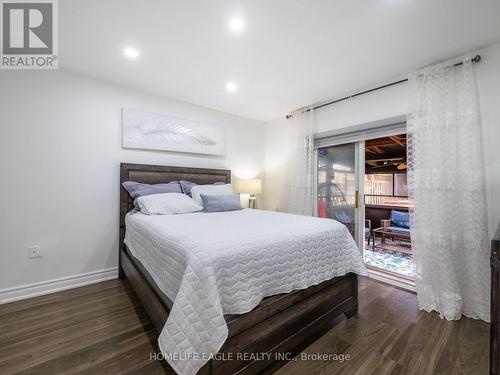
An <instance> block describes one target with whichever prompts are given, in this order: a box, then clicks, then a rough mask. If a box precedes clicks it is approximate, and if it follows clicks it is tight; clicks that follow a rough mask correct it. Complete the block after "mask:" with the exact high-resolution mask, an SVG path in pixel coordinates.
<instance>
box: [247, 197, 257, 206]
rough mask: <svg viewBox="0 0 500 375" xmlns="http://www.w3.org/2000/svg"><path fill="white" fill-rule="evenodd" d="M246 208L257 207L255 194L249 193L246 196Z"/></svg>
mask: <svg viewBox="0 0 500 375" xmlns="http://www.w3.org/2000/svg"><path fill="white" fill-rule="evenodd" d="M248 208H253V209H255V208H257V198H256V197H255V195H252V194H250V198H248Z"/></svg>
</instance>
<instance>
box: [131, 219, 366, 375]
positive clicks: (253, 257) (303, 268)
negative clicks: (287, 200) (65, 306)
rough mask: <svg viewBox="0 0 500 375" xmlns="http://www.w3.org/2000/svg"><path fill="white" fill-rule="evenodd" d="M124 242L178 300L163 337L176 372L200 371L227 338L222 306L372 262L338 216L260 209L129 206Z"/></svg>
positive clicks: (239, 306)
mask: <svg viewBox="0 0 500 375" xmlns="http://www.w3.org/2000/svg"><path fill="white" fill-rule="evenodd" d="M126 227H127V230H126V235H125V243H126V244H127V246H128V247H129V249H130V251H131V252H132V254H133V255H134V256H135V257H136V258H137V259H138V260H139V261H140V262H141V263H142V264H143V265H144V267H145V268H146V269H147V270H148V272H149V273H150V274H151V276H152V277H153V279H154V280H155V282H156V283H157V285H158V287H159V288H160V289H161V290H162V291H163V292H164V293H165V294H166V295H167V296H168V297H169V298H170V299H171V300H172V301H174V303H173V307H172V310H171V312H170V315H169V317H168V319H167V323H166V324H165V327H164V328H163V331H162V332H161V335H160V337H159V339H158V342H159V346H160V349H161V351H162V352H163V353H171V354H173V355H171V356H170V357H168V356H167V361H168V362H169V363H170V365H171V366H172V367H173V368H174V370H175V371H176V372H177V373H178V374H183V375H184V374H195V373H196V372H197V371H198V370H199V369H200V368H201V367H202V366H203V365H204V364H205V363H206V362H207V361H208V360H209V359H210V356H211V355H214V354H215V353H217V352H218V350H219V349H220V347H221V346H222V344H223V343H224V341H225V340H226V338H227V334H228V329H227V325H226V322H225V320H224V314H243V313H246V312H248V311H250V310H252V309H253V308H254V307H255V306H257V305H258V304H259V303H260V301H261V300H262V299H263V298H264V297H267V296H271V295H275V294H279V293H288V292H291V291H293V290H296V289H304V288H307V287H309V286H311V285H315V284H319V283H321V282H322V281H325V280H328V279H331V278H332V277H334V276H340V275H344V274H346V273H348V272H355V273H357V274H360V275H365V274H366V269H365V266H364V263H363V260H362V257H361V254H360V251H359V249H358V248H357V246H356V244H355V242H354V241H353V239H352V237H351V235H350V234H349V232H348V230H347V228H346V227H345V226H344V225H342V224H340V223H339V222H337V221H335V220H330V219H320V218H312V217H305V216H297V215H290V214H283V213H276V212H270V211H262V210H241V211H231V212H217V213H203V212H198V213H192V214H183V215H158V216H147V215H143V214H140V213H135V214H129V215H127V218H126Z"/></svg>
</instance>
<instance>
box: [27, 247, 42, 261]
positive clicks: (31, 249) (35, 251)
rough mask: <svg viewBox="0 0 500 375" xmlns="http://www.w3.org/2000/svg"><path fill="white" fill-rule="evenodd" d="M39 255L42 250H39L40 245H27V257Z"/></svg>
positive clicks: (37, 256)
mask: <svg viewBox="0 0 500 375" xmlns="http://www.w3.org/2000/svg"><path fill="white" fill-rule="evenodd" d="M41 256H42V252H41V250H40V246H30V247H28V258H40V257H41Z"/></svg>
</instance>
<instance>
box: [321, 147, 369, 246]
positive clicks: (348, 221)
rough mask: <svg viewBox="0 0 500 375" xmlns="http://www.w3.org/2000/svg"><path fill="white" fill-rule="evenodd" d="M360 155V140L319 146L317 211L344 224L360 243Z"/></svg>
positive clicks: (322, 215)
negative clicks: (358, 145) (358, 143)
mask: <svg viewBox="0 0 500 375" xmlns="http://www.w3.org/2000/svg"><path fill="white" fill-rule="evenodd" d="M357 156H358V152H357V144H356V143H348V144H343V145H337V146H330V147H322V148H319V149H318V181H317V212H318V216H319V217H325V218H330V219H335V220H337V221H339V222H341V223H342V224H344V225H345V226H346V227H347V228H348V229H349V232H350V233H351V234H352V236H353V238H354V239H355V240H356V242H357V243H358V244H360V243H361V242H360V241H359V237H360V233H359V230H358V226H359V225H358V224H359V217H360V215H359V208H358V207H359V197H358V191H359V189H358V184H359V181H358V180H359V176H358V167H357V164H358V160H357V159H358V157H357Z"/></svg>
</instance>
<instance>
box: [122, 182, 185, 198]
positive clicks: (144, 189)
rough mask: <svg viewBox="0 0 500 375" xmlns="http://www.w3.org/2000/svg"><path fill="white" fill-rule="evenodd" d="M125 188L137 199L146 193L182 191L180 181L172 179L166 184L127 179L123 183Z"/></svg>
mask: <svg viewBox="0 0 500 375" xmlns="http://www.w3.org/2000/svg"><path fill="white" fill-rule="evenodd" d="M122 186H123V187H124V188H125V190H127V191H128V193H129V194H130V196H131V197H132V199H134V200H135V199H137V198H139V197H143V196H145V195H153V194H163V193H182V190H181V185H180V184H179V182H178V181H172V182H169V183H166V184H154V185H150V184H141V183H140V182H134V181H125V182H124V183H122Z"/></svg>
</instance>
